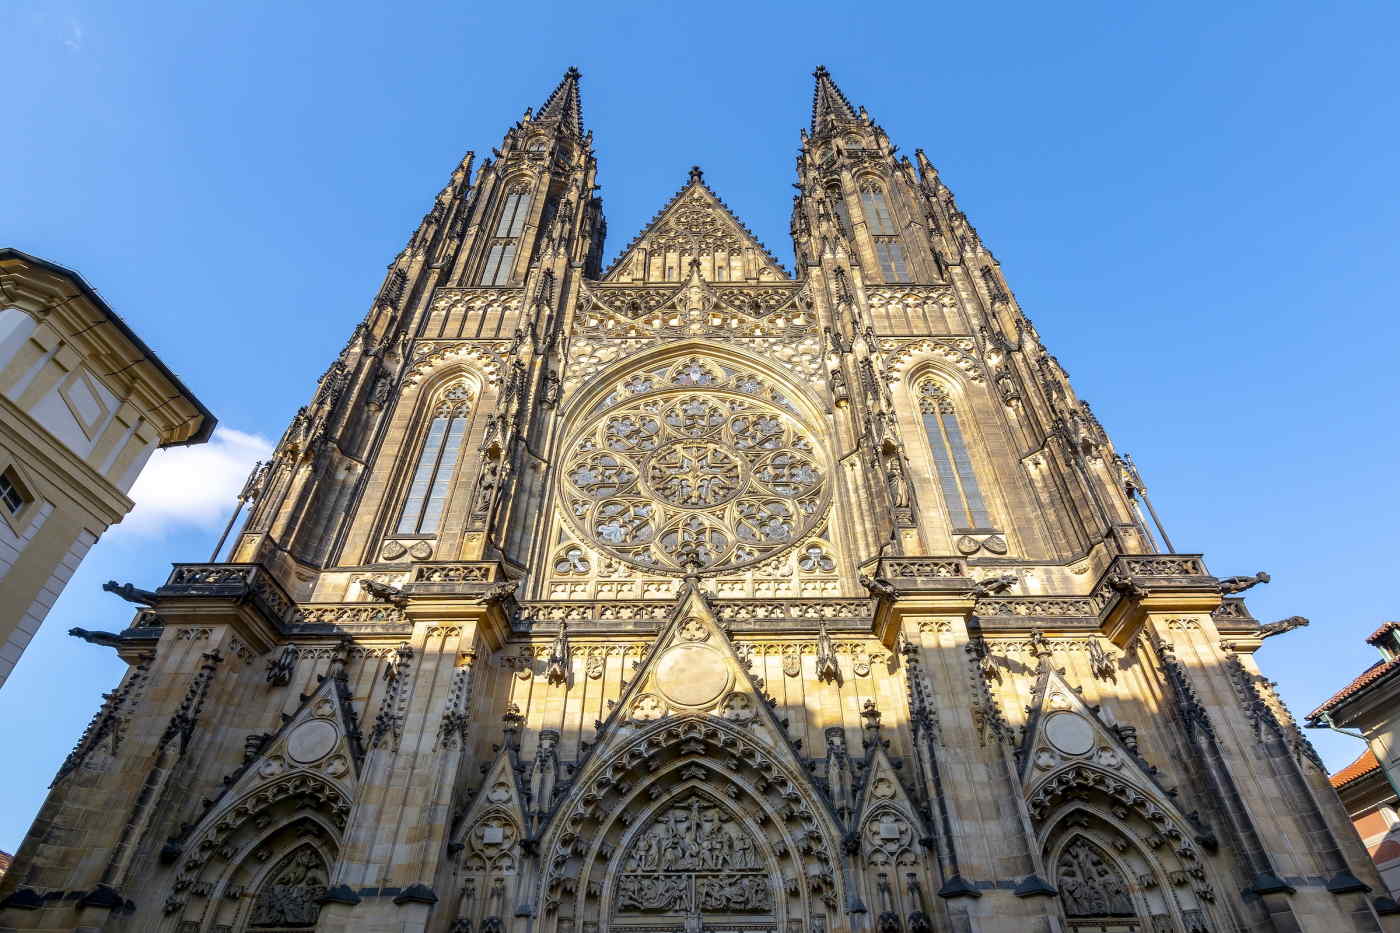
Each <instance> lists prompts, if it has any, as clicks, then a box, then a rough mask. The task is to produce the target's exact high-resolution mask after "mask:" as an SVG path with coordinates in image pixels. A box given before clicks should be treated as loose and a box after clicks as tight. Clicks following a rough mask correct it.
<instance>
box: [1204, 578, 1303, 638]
mask: <svg viewBox="0 0 1400 933" xmlns="http://www.w3.org/2000/svg"><path fill="white" fill-rule="evenodd" d="M1270 579H1271V578H1270V577H1269V575H1268V574H1267V573H1266V572H1264V571H1263V570H1261V571H1259V572H1258V573H1256V574H1255V575H1254V576H1252V577H1226V578H1225V579H1223V580H1221V581H1220V593H1221V595H1222V596H1232V595H1234V594H1235V593H1243V592H1244V591H1245V590H1247V589H1249V588H1250V587H1254V586H1258V585H1259V584H1261V583H1268V582H1269V580H1270ZM1304 624H1305V625H1306V624H1307V623H1306V622H1304Z"/></svg>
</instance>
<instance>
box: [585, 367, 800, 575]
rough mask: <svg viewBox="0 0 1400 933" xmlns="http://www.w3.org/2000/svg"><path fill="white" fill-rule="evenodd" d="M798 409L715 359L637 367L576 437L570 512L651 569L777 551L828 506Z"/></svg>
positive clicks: (735, 563) (601, 541)
mask: <svg viewBox="0 0 1400 933" xmlns="http://www.w3.org/2000/svg"><path fill="white" fill-rule="evenodd" d="M796 414H797V412H796V409H795V408H794V407H793V405H792V403H791V402H789V401H788V400H787V398H786V397H784V396H783V395H782V394H780V393H779V392H777V391H775V390H774V389H773V388H771V387H770V386H769V385H768V384H767V383H766V382H765V381H764V380H762V379H761V378H760V377H758V376H755V375H754V374H753V373H751V372H743V371H740V370H737V369H733V368H731V367H729V366H727V365H725V364H722V363H719V362H716V361H714V360H709V359H704V358H700V357H690V358H687V359H683V360H680V361H678V362H675V363H672V364H669V365H666V366H659V367H657V368H656V369H653V370H650V371H647V372H642V373H632V374H629V375H627V376H626V377H623V378H621V379H619V380H618V382H617V383H616V385H615V386H614V388H613V390H612V391H611V392H610V393H608V394H606V395H605V397H604V398H603V400H602V401H601V402H600V403H599V404H598V405H597V406H596V407H595V408H594V410H593V412H592V417H591V419H590V420H589V422H588V423H587V425H586V426H585V427H584V429H583V430H582V431H581V432H580V433H579V434H578V435H577V436H576V437H575V438H574V440H573V442H572V443H571V445H570V448H569V449H570V450H571V456H570V458H569V460H568V461H567V464H566V467H565V470H564V475H565V477H566V482H565V484H564V490H563V491H564V495H565V497H566V499H567V502H566V508H565V510H564V511H565V514H567V515H569V516H570V517H571V518H572V519H573V521H574V523H575V525H576V528H577V530H578V531H579V532H580V533H582V534H583V535H584V536H585V537H586V538H588V539H589V540H590V541H592V542H593V543H595V544H597V545H600V546H601V547H602V548H603V549H604V550H607V551H609V552H610V553H611V554H613V555H614V556H617V557H620V558H622V559H623V560H625V561H627V562H629V563H631V564H634V565H636V566H640V567H643V568H646V569H649V570H659V571H663V572H672V573H674V572H679V571H684V570H685V569H686V568H687V567H692V568H695V569H700V570H706V571H713V570H720V569H724V570H728V569H732V568H738V567H742V566H745V565H748V564H751V563H754V562H756V561H760V560H764V559H767V558H771V557H773V556H775V555H776V554H777V553H778V552H780V551H782V550H786V549H787V548H789V547H792V546H794V545H796V544H798V543H801V542H802V541H804V540H806V538H807V537H808V536H810V534H811V532H812V531H813V530H814V528H815V526H816V525H817V523H818V521H819V519H820V518H821V516H822V515H823V514H824V512H825V510H826V503H827V497H828V489H827V482H826V476H825V468H824V465H823V460H822V457H821V454H820V453H819V451H818V449H817V447H816V446H815V445H814V443H813V441H812V433H811V432H810V431H809V430H808V429H807V428H806V427H805V426H804V425H803V424H802V423H801V421H800V420H799V419H798V418H797V417H796Z"/></svg>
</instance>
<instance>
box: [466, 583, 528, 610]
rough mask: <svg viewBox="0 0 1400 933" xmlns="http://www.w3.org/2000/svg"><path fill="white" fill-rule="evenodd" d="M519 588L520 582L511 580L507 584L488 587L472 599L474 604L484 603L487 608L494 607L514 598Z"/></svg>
mask: <svg viewBox="0 0 1400 933" xmlns="http://www.w3.org/2000/svg"><path fill="white" fill-rule="evenodd" d="M519 587H520V581H519V580H511V581H509V582H506V583H497V584H496V585H495V586H492V587H488V588H486V589H484V590H482V591H481V592H480V593H477V594H476V595H474V596H473V597H472V602H474V603H484V604H485V605H487V606H494V605H496V604H497V603H503V602H505V601H506V600H508V599H510V598H511V597H512V596H514V595H515V591H516V590H517V589H519Z"/></svg>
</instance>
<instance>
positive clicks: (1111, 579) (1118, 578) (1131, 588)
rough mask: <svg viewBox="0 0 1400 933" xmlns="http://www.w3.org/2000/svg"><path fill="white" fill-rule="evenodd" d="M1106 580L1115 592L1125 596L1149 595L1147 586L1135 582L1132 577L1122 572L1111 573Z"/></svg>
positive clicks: (1137, 597) (1138, 597)
mask: <svg viewBox="0 0 1400 933" xmlns="http://www.w3.org/2000/svg"><path fill="white" fill-rule="evenodd" d="M1104 582H1105V583H1107V584H1108V585H1109V588H1110V589H1112V590H1113V591H1114V592H1116V593H1121V594H1123V595H1124V596H1131V597H1133V598H1135V599H1142V598H1144V597H1146V596H1147V595H1148V594H1147V588H1146V587H1144V586H1141V585H1139V584H1137V583H1134V582H1133V579H1132V577H1125V576H1124V575H1123V574H1121V573H1111V574H1109V575H1108V579H1107V580H1105V581H1104Z"/></svg>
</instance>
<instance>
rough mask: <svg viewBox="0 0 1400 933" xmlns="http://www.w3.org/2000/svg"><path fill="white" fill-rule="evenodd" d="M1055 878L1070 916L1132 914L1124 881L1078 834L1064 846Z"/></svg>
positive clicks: (1132, 909)
mask: <svg viewBox="0 0 1400 933" xmlns="http://www.w3.org/2000/svg"><path fill="white" fill-rule="evenodd" d="M1056 882H1057V886H1058V887H1059V889H1060V898H1061V900H1063V901H1064V905H1065V914H1066V915H1067V916H1070V917H1131V916H1134V915H1135V914H1136V910H1135V909H1134V907H1133V899H1132V897H1131V896H1130V895H1129V894H1128V883H1127V881H1126V880H1124V878H1123V875H1122V874H1121V873H1120V872H1119V871H1118V869H1117V868H1116V867H1115V866H1114V865H1113V864H1112V863H1111V862H1110V861H1109V860H1108V858H1107V857H1105V856H1104V854H1103V853H1102V852H1100V851H1099V850H1098V849H1097V848H1096V847H1095V846H1094V845H1093V844H1092V843H1090V842H1087V841H1086V840H1084V839H1082V838H1079V839H1075V840H1074V841H1073V842H1071V843H1070V844H1069V845H1067V846H1065V848H1064V851H1063V852H1061V853H1060V860H1059V862H1058V863H1057V864H1056Z"/></svg>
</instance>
